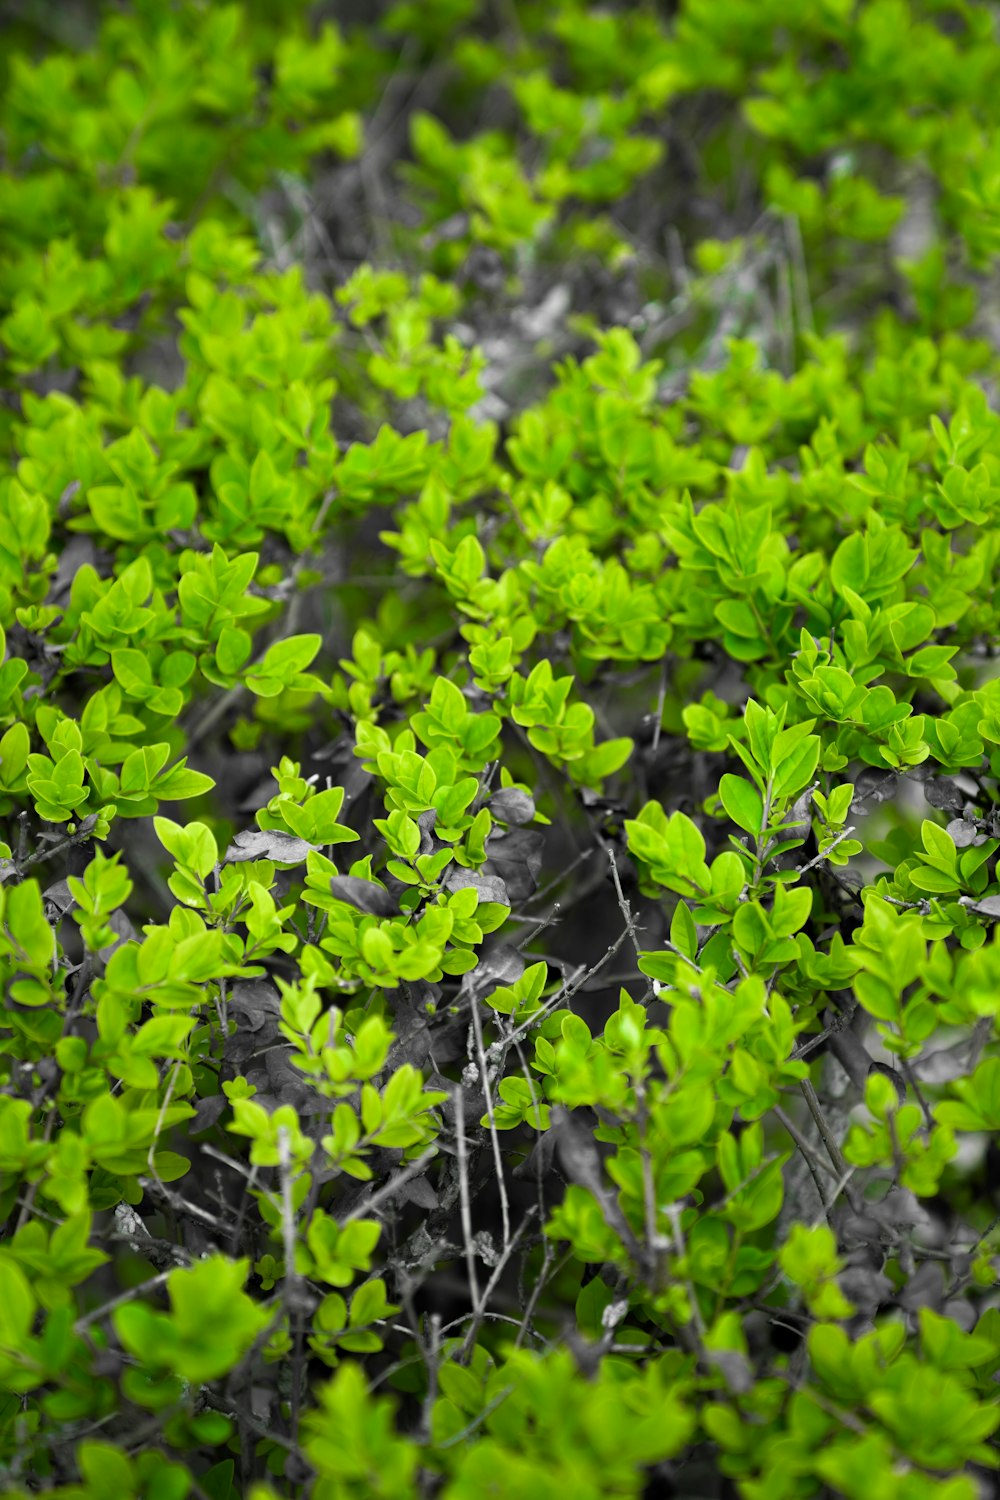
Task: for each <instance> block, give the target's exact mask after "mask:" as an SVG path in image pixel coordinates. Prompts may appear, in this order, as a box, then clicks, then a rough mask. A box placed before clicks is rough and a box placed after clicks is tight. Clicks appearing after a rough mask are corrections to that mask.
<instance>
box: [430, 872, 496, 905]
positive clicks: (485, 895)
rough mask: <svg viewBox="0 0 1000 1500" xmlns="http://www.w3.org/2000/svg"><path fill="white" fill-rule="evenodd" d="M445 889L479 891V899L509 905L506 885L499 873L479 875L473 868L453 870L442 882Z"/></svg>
mask: <svg viewBox="0 0 1000 1500" xmlns="http://www.w3.org/2000/svg"><path fill="white" fill-rule="evenodd" d="M444 887H445V890H446V891H467V890H470V889H471V890H474V891H478V892H479V900H480V902H483V901H496V902H498V903H499V904H500V905H501V906H510V904H511V900H510V897H509V896H508V894H507V887H506V885H505V884H504V882H503V881H502V880H501V878H500V876H499V875H480V874H478V873H477V872H476V871H475V870H453V871H452V873H451V874H450V875H449V876H448V879H447V880H446V881H445V883H444Z"/></svg>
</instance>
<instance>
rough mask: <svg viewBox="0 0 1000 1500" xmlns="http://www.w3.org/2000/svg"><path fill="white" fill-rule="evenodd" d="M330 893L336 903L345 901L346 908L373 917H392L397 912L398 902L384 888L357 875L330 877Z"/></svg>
mask: <svg viewBox="0 0 1000 1500" xmlns="http://www.w3.org/2000/svg"><path fill="white" fill-rule="evenodd" d="M330 892H331V894H332V895H334V896H336V898H337V900H338V901H346V903H347V905H348V906H353V907H355V908H356V909H357V910H358V911H364V912H368V913H369V915H370V916H373V917H394V916H396V914H397V913H398V911H399V903H398V901H397V900H396V898H395V897H394V896H390V894H389V892H388V891H387V890H386V889H385V886H383V885H379V884H378V883H377V882H376V881H374V880H362V878H361V877H360V876H359V875H331V876H330Z"/></svg>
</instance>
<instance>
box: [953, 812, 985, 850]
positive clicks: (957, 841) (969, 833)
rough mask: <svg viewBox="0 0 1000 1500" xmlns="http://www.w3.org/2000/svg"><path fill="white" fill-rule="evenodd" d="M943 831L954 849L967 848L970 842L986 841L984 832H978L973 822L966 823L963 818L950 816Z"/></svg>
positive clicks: (980, 842)
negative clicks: (950, 818) (949, 820)
mask: <svg viewBox="0 0 1000 1500" xmlns="http://www.w3.org/2000/svg"><path fill="white" fill-rule="evenodd" d="M945 833H946V834H947V835H948V837H949V838H950V839H951V841H952V843H953V844H954V845H955V848H956V849H968V848H969V846H970V845H971V844H985V842H986V835H985V833H980V832H979V831H978V829H977V828H976V825H975V823H967V822H966V821H965V819H964V818H952V820H951V822H950V823H949V824H948V826H947V827H946V829H945Z"/></svg>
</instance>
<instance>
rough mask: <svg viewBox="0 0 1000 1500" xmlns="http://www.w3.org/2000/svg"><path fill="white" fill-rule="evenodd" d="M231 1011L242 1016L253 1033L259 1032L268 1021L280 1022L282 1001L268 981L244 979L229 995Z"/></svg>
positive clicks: (235, 985)
mask: <svg viewBox="0 0 1000 1500" xmlns="http://www.w3.org/2000/svg"><path fill="white" fill-rule="evenodd" d="M229 1009H230V1010H231V1011H235V1012H236V1014H237V1015H238V1016H242V1017H243V1018H244V1020H245V1021H246V1024H247V1025H248V1026H249V1028H250V1030H251V1031H259V1030H260V1029H261V1027H262V1026H263V1025H264V1024H265V1023H266V1022H267V1021H277V1020H279V1018H280V1016H281V1001H280V1000H279V998H278V992H277V990H276V989H275V987H274V985H273V984H271V983H270V982H269V981H268V980H266V979H243V980H239V981H238V982H237V983H236V984H234V985H233V987H232V990H231V991H230V993H229Z"/></svg>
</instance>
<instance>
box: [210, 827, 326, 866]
mask: <svg viewBox="0 0 1000 1500" xmlns="http://www.w3.org/2000/svg"><path fill="white" fill-rule="evenodd" d="M318 848H319V845H318V844H309V843H307V842H306V840H305V839H300V838H296V836H295V834H294V833H283V832H282V831H281V830H280V829H277V828H268V829H264V828H244V829H243V831H242V832H241V833H238V834H237V835H236V837H235V838H234V839H233V842H232V843H231V844H230V846H229V848H228V849H227V850H226V852H225V854H224V855H223V856H222V863H223V864H229V865H238V864H243V863H244V862H245V861H246V860H248V859H270V860H273V862H274V863H275V864H276V865H304V864H305V862H306V855H307V854H309V853H311V852H313V851H315V850H317V849H318Z"/></svg>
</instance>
